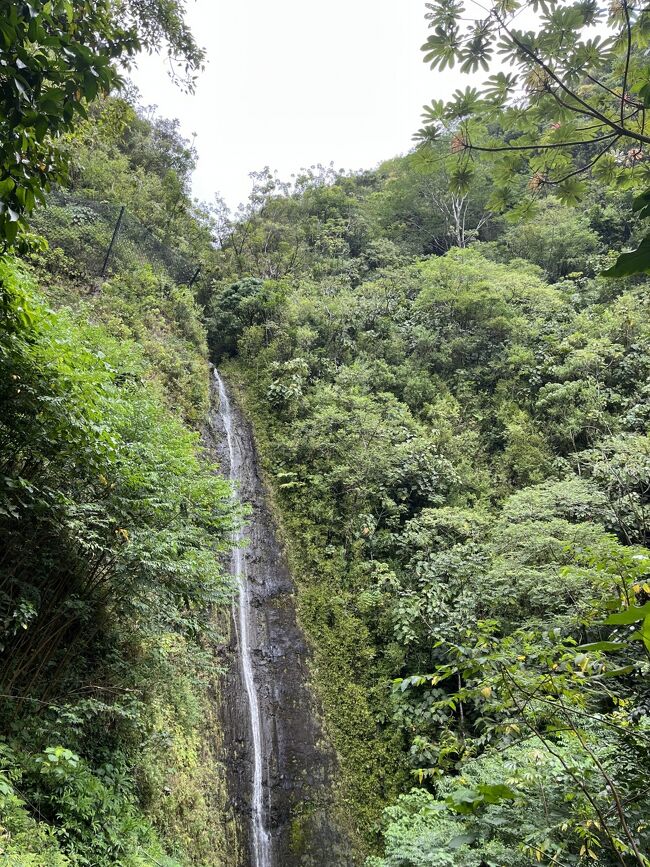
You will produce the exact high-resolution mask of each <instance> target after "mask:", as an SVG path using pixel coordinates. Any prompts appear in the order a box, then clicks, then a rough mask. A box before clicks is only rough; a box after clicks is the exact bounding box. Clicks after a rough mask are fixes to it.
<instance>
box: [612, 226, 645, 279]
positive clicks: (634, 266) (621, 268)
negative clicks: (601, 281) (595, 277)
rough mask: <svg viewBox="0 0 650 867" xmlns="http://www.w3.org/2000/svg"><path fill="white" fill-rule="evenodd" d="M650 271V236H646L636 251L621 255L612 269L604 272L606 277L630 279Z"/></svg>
mask: <svg viewBox="0 0 650 867" xmlns="http://www.w3.org/2000/svg"><path fill="white" fill-rule="evenodd" d="M648 271H650V235H646V236H645V238H644V239H643V240H642V241H641V243H640V244H639V246H638V247H637V249H636V250H631V251H630V252H629V253H621V255H620V256H619V257H618V259H617V260H616V262H615V263H614V264H613V265H612V267H611V268H608V269H607V270H606V271H603V275H604V276H605V277H630V276H632V275H633V274H645V273H646V272H648Z"/></svg>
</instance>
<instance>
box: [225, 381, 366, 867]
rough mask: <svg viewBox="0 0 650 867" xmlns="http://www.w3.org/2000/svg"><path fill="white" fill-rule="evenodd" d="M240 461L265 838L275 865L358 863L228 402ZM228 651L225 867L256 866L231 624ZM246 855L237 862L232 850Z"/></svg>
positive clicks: (248, 752)
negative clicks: (229, 845) (342, 823)
mask: <svg viewBox="0 0 650 867" xmlns="http://www.w3.org/2000/svg"><path fill="white" fill-rule="evenodd" d="M218 404H219V392H218V389H217V388H216V387H215V388H214V389H213V393H212V410H211V414H210V421H209V431H208V433H209V436H210V439H211V440H212V442H213V443H214V444H215V447H216V452H217V454H218V456H219V459H220V463H221V466H222V468H223V470H224V471H228V470H229V464H228V460H229V454H228V449H227V447H226V446H225V432H224V428H223V419H222V417H221V415H220V411H219V405H218ZM231 412H232V421H233V424H232V431H233V435H234V437H235V438H236V442H237V449H238V452H239V461H238V463H240V464H241V465H240V466H239V467H238V468H237V469H238V472H237V476H238V478H239V495H240V497H241V499H242V501H243V502H245V503H247V504H249V506H250V508H251V514H250V516H249V517H248V519H247V527H246V532H245V536H246V539H247V545H246V548H245V555H244V556H245V561H246V571H247V574H248V582H249V583H248V586H249V598H250V610H249V629H250V646H251V652H252V662H253V669H254V677H255V683H256V687H257V694H258V699H259V704H260V716H261V722H262V750H263V766H264V786H263V797H264V804H265V813H266V824H267V830H268V831H269V833H270V835H271V840H272V867H347V865H350V867H351V865H353V864H354V863H355V862H354V860H353V859H352V857H351V855H350V854H349V850H348V846H347V844H346V839H345V834H344V833H342V832H341V830H340V829H339V828H337V826H336V822H335V820H334V816H333V813H334V808H333V796H332V783H333V777H334V774H335V773H336V757H335V754H334V752H333V750H332V748H331V746H330V745H329V744H328V743H327V740H326V738H325V736H324V732H323V729H322V726H321V724H320V722H319V713H318V708H317V707H316V702H315V700H314V696H313V694H312V691H311V689H310V685H309V670H308V656H309V650H308V647H307V644H306V642H305V639H304V636H303V634H302V632H301V630H300V628H299V626H298V623H297V620H296V613H295V607H294V599H293V594H294V586H293V583H292V580H291V577H290V575H289V570H288V566H287V562H286V558H285V556H284V554H283V552H282V549H281V547H280V545H279V542H278V538H277V532H276V527H275V525H274V521H273V518H272V515H271V513H270V510H269V508H268V505H267V498H266V493H265V489H264V484H263V482H262V479H261V477H260V474H259V469H258V460H257V455H256V452H255V448H254V445H253V437H252V431H251V429H250V426H249V425H248V423H247V422H246V420H245V419H244V418H243V416H242V414H241V412H240V411H239V409H238V407H237V406H236V404H235V403H234V401H232V400H231ZM230 634H231V641H230V646H229V647H228V648H227V649H226V651H225V665H226V674H225V675H224V678H223V693H222V696H221V710H220V712H221V716H222V721H223V727H224V756H223V759H224V763H225V765H226V767H227V768H228V778H229V779H228V785H229V790H230V796H231V809H232V811H233V814H234V816H235V817H236V819H237V821H236V826H237V828H238V834H237V836H238V838H239V839H238V840H237V841H236V843H235V841H233V843H234V845H233V850H234V851H233V861H232V867H249V865H250V864H252V863H254V862H253V861H252V860H251V856H250V855H249V854H248V852H249V850H250V833H249V828H250V816H251V788H252V787H251V780H252V762H253V756H252V738H251V726H250V710H249V706H248V702H247V697H246V691H245V689H244V686H243V683H242V675H241V667H240V665H239V659H238V653H237V650H238V648H237V628H236V620H235V618H232V623H231V630H230ZM238 851H239V852H243V853H246V854H244V855H238V854H237V852H238Z"/></svg>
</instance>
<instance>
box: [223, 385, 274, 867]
mask: <svg viewBox="0 0 650 867" xmlns="http://www.w3.org/2000/svg"><path fill="white" fill-rule="evenodd" d="M214 376H215V379H216V380H217V384H218V386H219V405H220V412H221V418H222V420H223V426H224V428H225V431H226V441H227V444H228V454H229V457H230V481H231V482H234V483H235V484H237V483H238V482H239V480H240V474H241V465H242V455H241V450H240V448H239V444H238V443H237V440H236V438H235V436H234V433H233V415H232V410H231V406H230V400H229V398H228V393H227V391H226V388H225V386H224V384H223V380H222V379H221V377H220V376H219V373H218V372H217V371H216V370H215V371H214ZM242 539H243V532H242V530H241V529H239V530H236V531H235V533H234V537H233V541H234V543H235V545H234V547H233V552H232V569H233V573H234V575H235V577H236V579H237V584H238V587H239V605H238V607H237V611H236V620H237V625H238V631H239V636H238V637H239V658H240V661H241V669H242V677H243V681H244V687H245V689H246V697H247V699H248V709H249V712H250V719H251V731H252V734H253V797H252V801H251V806H252V821H251V830H252V848H253V867H271V865H272V861H271V839H270V836H269V833H268V831H267V830H266V823H265V810H264V799H263V792H262V776H263V761H262V720H261V716H260V704H259V701H258V697H257V689H256V687H255V675H254V673H253V663H252V657H251V647H250V598H249V591H248V579H247V575H246V562H245V559H244V552H243V550H242V548H241V542H242Z"/></svg>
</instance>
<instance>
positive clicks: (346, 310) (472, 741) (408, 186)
mask: <svg viewBox="0 0 650 867" xmlns="http://www.w3.org/2000/svg"><path fill="white" fill-rule="evenodd" d="M444 146H445V145H444V143H443V145H442V147H444ZM483 171H484V168H483V167H482V166H481V165H480V164H479V166H478V169H477V173H476V176H475V177H474V180H473V183H472V185H471V187H470V188H469V190H468V191H467V192H466V193H464V194H462V195H452V194H451V193H449V187H448V181H447V179H446V178H445V169H444V163H441V161H440V160H436V159H433V160H432V159H427V154H426V152H425V153H424V154H423V153H422V152H420V151H417V152H415V153H414V154H412V155H410V156H408V157H405V158H402V159H398V160H393V161H391V162H388V163H386V164H384V165H382V166H380V167H379V168H378V170H376V171H373V172H367V173H362V174H358V175H355V176H351V177H348V176H343V175H340V176H338V177H336V173H333V172H332V171H331V170H329V169H328V170H312V171H310V172H308V173H306V174H305V176H304V177H302V178H299V179H298V180H297V182H296V185H295V186H294V187H293V188H292V189H290V190H288V189H286V188H283V187H281V186H280V185H279V184H278V182H277V180H275V179H274V177H273V176H272V175H266V178H265V184H266V185H265V187H263V184H262V181H263V180H264V178H261V179H259V181H260V183H259V185H258V190H257V194H256V195H255V194H254V197H253V205H252V207H251V210H250V212H249V213H248V215H247V218H246V219H244V220H242V221H241V222H239V223H236V224H233V225H231V226H230V228H229V233H226V234H225V235H224V239H223V246H222V252H221V256H222V260H223V263H224V264H223V265H222V267H224V268H226V267H227V266H229V267H230V269H231V273H232V276H231V277H230V278H228V277H227V275H226V274H224V277H223V278H222V280H221V281H220V282H217V284H216V286H215V292H214V294H213V295H212V298H211V300H210V302H209V308H208V312H209V316H210V318H209V319H208V328H209V339H210V343H211V348H212V352H213V355H214V357H215V359H217V360H218V361H219V364H220V365H221V366H222V367H223V368H224V369H225V370H227V373H228V375H229V376H230V378H231V380H237V381H238V382H239V386H240V393H241V396H242V400H243V401H244V403H245V406H246V407H247V410H248V412H249V414H250V416H251V418H252V419H253V420H254V423H255V429H256V434H257V437H258V441H259V446H260V449H261V452H262V454H263V457H264V460H265V466H266V471H267V473H268V476H269V479H270V481H271V483H272V485H273V488H274V492H275V498H276V504H277V508H278V512H279V514H280V516H281V520H282V523H283V526H284V529H285V533H286V538H287V542H288V546H289V550H290V552H291V556H292V561H293V567H294V571H295V576H296V579H297V581H298V584H299V592H298V606H299V614H300V618H301V621H302V623H303V625H304V627H305V628H306V630H307V632H308V634H309V636H310V639H311V644H312V649H313V654H314V675H315V678H316V682H317V685H318V689H319V691H320V694H321V697H322V699H323V701H324V705H325V709H326V716H327V720H328V724H329V728H330V730H331V734H332V736H333V739H334V742H335V745H336V747H337V749H338V751H339V753H340V755H341V758H342V780H341V785H340V792H339V797H340V800H341V803H342V805H343V806H344V807H345V808H346V809H347V810H348V811H349V814H350V815H351V816H352V817H353V820H354V822H355V824H356V828H357V833H358V837H359V839H360V841H361V842H360V846H361V848H362V849H363V848H366V851H368V848H369V849H370V851H373V850H375V851H377V850H382V851H385V854H384V855H383V856H381V857H375V858H371V859H370V862H369V863H372V864H373V865H376V867H380V865H381V867H389V865H390V867H397V865H417V867H420V865H438V864H440V865H443V864H444V865H476V867H479V865H484V864H494V865H507V864H512V865H529V864H531V863H538V862H541V863H548V864H558V865H567V864H577V863H585V864H587V863H598V864H607V865H609V864H631V863H638V864H646V863H647V860H645V859H646V858H647V856H646V855H645V854H643V853H644V852H645V853H647V851H648V842H649V840H648V825H647V819H646V813H647V810H646V806H647V781H648V773H649V770H650V766H649V762H650V754H649V752H648V736H649V735H650V730H649V727H648V707H649V706H648V701H649V695H648V682H649V681H648V651H649V650H650V642H649V636H648V631H647V630H648V623H650V620H648V619H646V620H643V618H644V617H645V618H647V616H648V613H649V612H650V602H649V600H650V583H648V580H649V579H648V569H649V567H650V560H649V559H648V558H649V556H650V555H649V553H648V551H647V549H646V548H645V547H644V546H645V545H647V543H648V532H649V526H650V525H649V523H648V522H649V518H650V511H649V502H648V493H649V486H650V441H649V439H648V421H649V413H650V403H649V401H648V398H649V396H650V384H649V378H648V377H649V373H650V320H649V318H648V313H649V312H650V311H649V309H648V288H647V281H646V279H645V278H644V277H637V278H629V279H628V280H627V281H626V280H618V281H613V280H611V279H608V278H605V277H601V276H597V275H598V273H599V272H600V271H602V269H603V267H605V266H606V265H607V263H608V262H609V261H611V259H612V257H613V253H610V250H612V249H613V250H614V251H616V250H617V249H620V246H621V245H622V244H624V243H625V242H626V241H627V239H629V238H630V236H631V235H633V233H634V231H635V229H634V226H635V221H634V219H633V217H632V212H631V199H630V197H629V194H627V193H625V192H624V191H623V192H617V191H616V190H609V189H608V190H605V189H604V188H602V187H601V186H599V185H598V184H596V183H592V184H591V186H590V188H589V191H588V194H587V195H586V198H585V200H584V202H583V204H582V206H581V207H580V209H571V208H568V207H566V206H565V205H563V204H562V203H561V202H559V201H558V200H557V199H556V198H554V197H552V196H550V197H546V198H543V199H538V200H537V202H533V207H534V208H535V216H534V218H533V219H528V220H522V219H521V218H520V216H519V215H518V214H517V213H516V212H515V213H514V214H508V213H505V214H504V215H502V216H496V215H495V214H494V213H493V212H491V210H490V208H489V203H488V197H489V192H490V183H489V181H488V179H487V177H486V176H485V175H484V174H483ZM235 276H236V277H237V279H236V280H235V279H233V278H234V277H235ZM226 359H229V360H227V361H226ZM384 807H386V810H385V812H384V813H383V814H382V809H383V808H384Z"/></svg>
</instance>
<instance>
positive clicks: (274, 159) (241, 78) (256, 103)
mask: <svg viewBox="0 0 650 867" xmlns="http://www.w3.org/2000/svg"><path fill="white" fill-rule="evenodd" d="M187 12H188V20H189V23H190V25H191V26H192V29H193V32H194V34H195V35H196V37H197V40H198V41H199V43H200V44H201V45H202V46H203V47H204V48H205V50H206V52H207V61H208V62H207V67H206V69H205V71H204V72H203V73H202V74H201V75H200V78H199V81H198V85H197V88H196V92H195V93H194V94H193V95H188V94H186V93H183V92H182V91H181V90H180V89H179V88H178V87H177V86H175V85H174V84H173V83H172V82H171V81H170V79H169V77H168V75H167V71H166V70H167V69H168V61H167V60H166V59H163V58H161V57H158V56H153V57H149V56H144V57H142V58H141V59H140V61H139V63H138V68H137V70H135V71H134V73H133V74H132V76H131V77H132V79H133V81H134V82H135V84H136V85H137V86H138V88H139V89H140V93H141V98H142V102H143V104H144V105H157V106H158V107H159V113H160V114H162V115H164V116H166V117H177V118H178V119H179V120H180V123H181V129H182V131H183V133H184V135H186V136H187V137H188V138H190V137H192V135H194V134H195V135H196V139H195V145H196V148H197V150H198V154H199V163H198V168H197V170H196V173H195V176H194V180H193V192H194V195H195V196H197V197H198V198H200V199H201V200H204V201H210V200H212V198H213V197H214V195H215V194H217V193H218V194H220V195H222V196H223V197H224V198H225V200H226V202H227V203H228V204H229V205H230V206H231V207H235V206H236V205H237V204H238V203H239V202H240V201H243V200H245V199H246V198H247V196H248V192H249V190H250V185H251V182H250V179H249V177H248V173H249V172H251V171H256V170H259V169H261V168H263V167H264V166H266V165H268V166H270V167H271V168H272V169H277V170H278V171H279V174H280V176H281V177H283V178H288V177H289V176H290V175H291V173H292V172H296V171H298V170H299V169H300V168H302V167H308V166H311V165H313V164H316V163H323V164H329V163H330V162H331V161H333V162H334V165H335V168H337V169H339V168H342V169H346V170H347V169H352V170H355V169H361V168H364V169H367V168H373V167H374V166H376V165H377V164H378V163H379V162H381V161H382V160H384V159H388V158H390V157H392V156H395V155H396V154H399V153H405V152H406V151H408V150H409V149H410V147H411V146H412V142H411V136H412V135H413V133H414V132H415V131H416V130H417V129H418V128H419V127H420V126H421V123H420V114H421V110H422V105H423V104H424V103H428V102H429V101H430V100H431V99H432V98H434V97H436V98H444V97H445V96H448V95H450V94H451V92H452V91H453V90H454V89H455V88H456V87H458V86H460V84H461V82H460V81H459V80H458V77H457V76H456V75H450V74H448V75H446V76H441V75H439V74H438V75H434V73H432V72H431V71H430V70H429V68H428V66H427V65H426V64H425V63H423V61H422V53H421V52H420V50H419V49H420V46H421V45H422V43H423V42H424V41H425V39H426V38H427V35H428V32H427V26H426V22H425V20H424V12H425V8H424V0H328V2H327V3H316V2H313V0H275V2H273V3H269V2H268V0H235V2H225V0H189V2H188V5H187ZM466 83H467V82H462V85H463V86H465V84H466Z"/></svg>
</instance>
